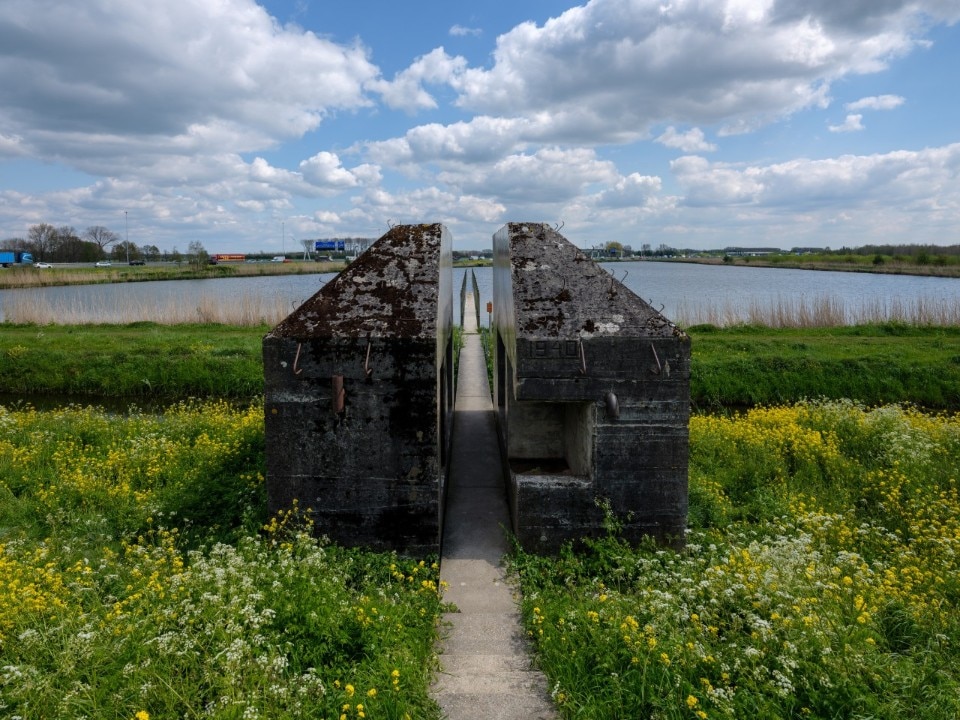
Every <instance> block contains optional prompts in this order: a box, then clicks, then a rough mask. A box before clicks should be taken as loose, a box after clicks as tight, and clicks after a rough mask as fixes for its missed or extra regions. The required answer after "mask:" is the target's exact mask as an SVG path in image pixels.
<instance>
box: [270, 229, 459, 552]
mask: <svg viewBox="0 0 960 720" xmlns="http://www.w3.org/2000/svg"><path fill="white" fill-rule="evenodd" d="M451 281H452V274H451V238H450V234H449V233H448V231H447V230H446V228H445V227H443V226H442V225H437V224H434V225H397V226H394V227H393V228H391V229H390V230H389V231H388V232H387V233H386V234H385V235H384V236H383V237H381V238H380V239H379V240H378V241H377V242H376V243H374V244H373V245H372V246H371V247H370V249H369V250H367V251H366V252H365V253H363V254H362V255H360V257H359V258H357V260H355V261H354V262H353V263H351V264H350V266H349V267H348V268H347V269H346V270H344V271H343V272H341V273H340V274H339V275H338V276H337V277H336V278H335V279H333V280H332V281H330V282H329V283H328V284H327V285H325V286H324V287H323V288H322V289H321V290H320V291H319V292H318V293H316V294H315V295H314V296H313V297H311V298H310V299H308V300H307V301H306V302H305V303H303V305H301V306H300V307H299V308H297V309H296V310H295V311H294V312H293V313H292V314H291V315H289V316H288V317H287V318H286V319H284V320H283V321H282V322H281V323H280V324H279V325H277V326H276V327H275V328H273V330H271V331H270V333H269V334H268V335H267V336H266V337H265V338H264V340H263V365H264V379H265V394H266V397H265V402H264V413H265V433H266V451H267V495H268V501H269V503H268V504H269V509H270V512H271V513H276V512H277V511H278V510H282V509H285V508H289V507H290V506H292V505H293V503H294V501H297V502H298V504H299V506H300V508H301V509H304V510H306V509H307V508H309V509H310V510H311V513H312V517H313V520H314V523H315V528H316V531H317V533H319V534H322V535H326V536H327V537H329V538H330V539H331V540H333V541H335V542H337V543H340V544H342V545H348V546H366V547H370V548H374V549H378V550H390V549H395V550H401V551H404V552H407V553H409V554H411V555H424V554H428V553H436V552H438V551H439V549H440V538H441V528H442V513H443V497H444V481H445V478H446V463H447V451H448V449H449V441H450V436H451V435H450V433H451V429H452V428H451V421H452V413H453V382H454V378H453V343H452V334H451V328H452V324H453V289H452V287H451Z"/></svg>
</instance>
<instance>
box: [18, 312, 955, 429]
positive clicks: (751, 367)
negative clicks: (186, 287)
mask: <svg viewBox="0 0 960 720" xmlns="http://www.w3.org/2000/svg"><path fill="white" fill-rule="evenodd" d="M268 330H269V327H268V326H266V325H262V326H253V327H237V326H232V325H214V324H197V325H160V324H155V323H145V322H140V323H132V324H128V325H43V326H38V325H9V324H8V325H3V332H2V333H0V395H2V396H3V398H4V400H5V401H7V402H15V401H17V400H20V401H31V400H34V401H39V400H40V399H42V398H44V397H47V398H57V399H64V398H68V399H73V400H74V401H76V402H79V403H93V404H97V403H98V402H104V401H107V400H109V401H110V404H111V406H114V407H115V406H116V401H117V400H119V401H124V400H129V401H130V402H132V403H138V404H141V405H142V404H143V403H144V402H147V401H152V402H159V403H164V402H166V401H169V402H173V401H176V400H179V399H182V398H186V397H213V398H229V399H232V400H240V401H246V400H250V399H253V398H258V397H260V396H261V395H262V392H263V361H262V357H261V340H262V338H263V336H264V334H266V333H267V331H268ZM689 333H690V336H691V339H692V348H693V357H692V362H691V368H692V369H691V398H692V403H693V408H694V410H718V409H721V408H728V407H732V408H744V407H751V406H757V405H770V404H779V403H789V402H794V401H797V400H801V399H804V398H818V397H825V398H831V399H839V398H847V399H851V400H856V401H858V402H861V403H864V404H866V405H881V404H888V403H912V404H916V405H918V406H921V407H926V408H931V409H938V410H956V409H960V328H957V327H917V326H911V325H902V324H897V323H884V324H876V325H861V326H852V327H836V328H782V329H781V328H778V329H770V328H762V327H731V328H716V327H713V326H695V327H692V328H690V329H689Z"/></svg>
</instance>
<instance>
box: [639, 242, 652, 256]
mask: <svg viewBox="0 0 960 720" xmlns="http://www.w3.org/2000/svg"><path fill="white" fill-rule="evenodd" d="M652 252H653V250H652V249H651V248H650V243H644V244H643V245H641V246H640V254H641V255H650V254H651V253H652Z"/></svg>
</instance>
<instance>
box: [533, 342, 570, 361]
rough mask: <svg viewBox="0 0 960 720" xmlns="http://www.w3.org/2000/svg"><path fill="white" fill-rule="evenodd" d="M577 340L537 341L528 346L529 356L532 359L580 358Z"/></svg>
mask: <svg viewBox="0 0 960 720" xmlns="http://www.w3.org/2000/svg"><path fill="white" fill-rule="evenodd" d="M578 346H579V343H578V342H577V341H576V340H535V341H534V342H532V343H530V345H528V346H527V356H528V357H532V358H576V357H580V351H579V349H578Z"/></svg>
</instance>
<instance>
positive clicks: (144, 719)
mask: <svg viewBox="0 0 960 720" xmlns="http://www.w3.org/2000/svg"><path fill="white" fill-rule="evenodd" d="M133 720H150V713H148V712H147V711H146V710H137V714H136V715H134V716H133Z"/></svg>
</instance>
